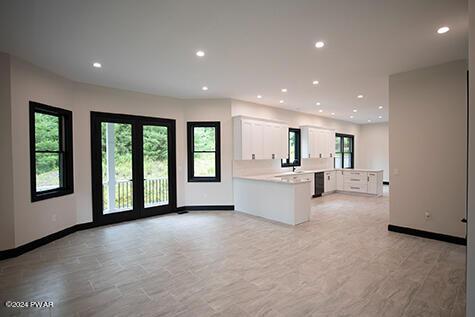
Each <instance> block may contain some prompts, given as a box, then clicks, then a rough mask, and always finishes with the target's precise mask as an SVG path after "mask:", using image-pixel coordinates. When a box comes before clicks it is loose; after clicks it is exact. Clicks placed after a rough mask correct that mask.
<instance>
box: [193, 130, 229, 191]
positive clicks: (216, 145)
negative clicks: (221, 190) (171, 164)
mask: <svg viewBox="0 0 475 317" xmlns="http://www.w3.org/2000/svg"><path fill="white" fill-rule="evenodd" d="M187 136H188V137H187V139H188V182H220V181H221V141H220V123H219V122H216V121H213V122H188V126H187Z"/></svg>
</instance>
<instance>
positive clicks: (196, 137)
mask: <svg viewBox="0 0 475 317" xmlns="http://www.w3.org/2000/svg"><path fill="white" fill-rule="evenodd" d="M215 136H216V129H215V128H214V127H195V128H194V129H193V142H194V144H193V145H194V148H193V149H194V151H198V152H199V151H214V150H215V148H216V146H215V143H216V137H215Z"/></svg>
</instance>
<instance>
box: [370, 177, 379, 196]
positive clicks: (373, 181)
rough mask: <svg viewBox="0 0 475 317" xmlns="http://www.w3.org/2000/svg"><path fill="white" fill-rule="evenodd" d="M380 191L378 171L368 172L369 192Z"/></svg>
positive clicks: (375, 192)
mask: <svg viewBox="0 0 475 317" xmlns="http://www.w3.org/2000/svg"><path fill="white" fill-rule="evenodd" d="M377 193H378V177H377V175H376V173H368V194H377Z"/></svg>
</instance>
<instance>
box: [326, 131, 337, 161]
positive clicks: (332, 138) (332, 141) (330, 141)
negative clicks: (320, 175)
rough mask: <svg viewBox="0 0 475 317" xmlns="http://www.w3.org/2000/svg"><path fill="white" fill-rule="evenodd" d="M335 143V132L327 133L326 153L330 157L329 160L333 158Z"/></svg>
mask: <svg viewBox="0 0 475 317" xmlns="http://www.w3.org/2000/svg"><path fill="white" fill-rule="evenodd" d="M335 142H336V137H335V131H328V153H329V155H330V158H334V157H335Z"/></svg>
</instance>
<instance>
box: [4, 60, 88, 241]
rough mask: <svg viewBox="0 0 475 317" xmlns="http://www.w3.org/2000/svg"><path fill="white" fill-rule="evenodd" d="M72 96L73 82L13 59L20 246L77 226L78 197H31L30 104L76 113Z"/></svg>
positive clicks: (12, 96)
mask: <svg viewBox="0 0 475 317" xmlns="http://www.w3.org/2000/svg"><path fill="white" fill-rule="evenodd" d="M72 92H73V85H72V83H71V82H70V81H68V80H65V79H64V78H62V77H59V76H56V75H54V74H52V73H49V72H45V71H43V70H41V69H39V68H37V67H35V66H33V65H31V64H29V63H25V62H23V61H20V60H19V59H17V58H14V57H11V105H12V122H13V126H12V153H13V191H14V204H15V209H14V210H15V245H16V246H19V245H22V244H25V243H27V242H30V241H32V240H36V239H38V238H41V237H44V236H46V235H49V234H51V233H54V232H57V231H60V230H62V229H64V228H68V227H71V226H73V225H75V224H76V208H74V206H75V205H76V194H72V195H66V196H61V197H56V198H51V199H47V200H42V201H38V202H35V203H32V202H31V193H30V156H29V154H30V152H29V140H30V139H29V120H28V118H29V101H30V100H31V101H37V102H40V103H45V104H48V105H51V106H57V107H61V108H64V109H68V110H73V98H72V96H73V93H72ZM73 119H74V114H73ZM75 151H76V149H75ZM78 172H79V171H77V170H76V171H75V174H76V175H77V174H78ZM54 219H56V220H54Z"/></svg>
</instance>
